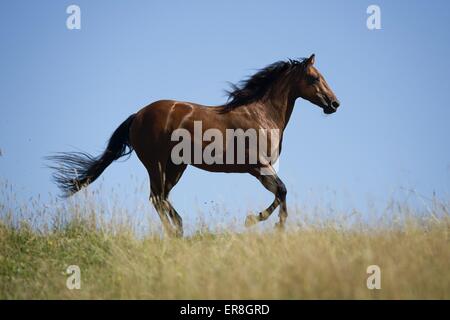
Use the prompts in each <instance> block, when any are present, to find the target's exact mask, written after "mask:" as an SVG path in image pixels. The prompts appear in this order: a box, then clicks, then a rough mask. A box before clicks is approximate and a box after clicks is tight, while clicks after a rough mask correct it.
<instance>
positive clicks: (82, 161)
mask: <svg viewBox="0 0 450 320" xmlns="http://www.w3.org/2000/svg"><path fill="white" fill-rule="evenodd" d="M135 116H136V115H135V114H132V115H131V116H129V117H128V119H127V120H125V121H124V122H123V123H122V124H121V125H120V126H119V127H118V128H117V129H116V131H114V133H113V134H112V136H111V138H110V139H109V142H108V146H107V147H106V150H105V151H104V152H103V154H102V155H100V156H98V157H93V156H91V155H90V154H88V153H84V152H61V153H57V154H55V155H52V156H49V157H47V158H46V159H47V160H50V161H53V162H54V164H53V165H51V166H49V168H51V169H53V170H55V173H54V174H53V179H54V181H55V182H56V184H57V185H58V187H59V188H60V189H61V191H62V192H63V196H64V197H69V196H71V195H72V194H74V193H76V192H77V191H79V190H80V189H81V188H83V187H85V186H87V185H88V184H90V183H92V182H94V181H95V179H97V178H98V177H99V176H100V175H101V174H102V172H103V171H104V170H105V169H106V167H108V166H109V165H110V164H111V163H112V162H113V161H114V160H117V159H119V158H120V157H123V156H126V155H128V154H130V153H131V152H133V148H132V147H131V145H130V142H129V129H130V125H131V123H132V122H133V119H134V117H135Z"/></svg>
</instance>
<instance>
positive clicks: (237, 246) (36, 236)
mask: <svg viewBox="0 0 450 320" xmlns="http://www.w3.org/2000/svg"><path fill="white" fill-rule="evenodd" d="M76 208H77V209H74V208H72V209H65V210H67V212H66V211H63V212H61V213H60V214H61V215H64V219H63V218H55V219H53V221H52V223H51V224H49V225H47V226H46V227H43V226H39V227H34V226H32V225H30V222H29V221H28V222H27V220H26V219H21V218H17V217H16V218H13V216H14V212H11V210H9V211H8V210H6V206H5V205H3V206H2V207H1V209H2V215H1V219H0V221H1V222H0V298H1V299H23V298H31V299H42V298H43V299H106V298H113V299H123V298H127V299H129V298H133V299H134V298H137V299H141V298H146V299H166V298H168V299H213V298H214V299H216V298H217V299H241V298H245V299H247V298H248V299H316V298H318V299H322V298H333V299H334V298H336V299H346V298H350V299H353V298H358V299H411V298H412V299H418V298H425V299H430V298H437V299H449V298H450V273H449V270H450V268H449V267H450V250H449V249H450V246H449V245H450V238H449V231H450V218H449V214H448V207H447V206H442V207H441V208H440V209H439V212H426V213H424V214H418V213H417V212H416V213H414V214H412V213H411V210H410V209H408V208H406V209H405V208H404V209H403V210H400V211H402V212H400V213H399V216H401V218H396V219H389V220H386V221H385V222H380V223H379V224H371V225H366V224H365V223H353V224H352V225H351V226H342V225H340V224H339V223H338V222H336V221H329V222H323V221H322V222H320V223H315V222H314V221H310V222H308V223H305V224H302V225H300V226H299V225H297V224H295V223H291V224H290V227H289V228H288V229H287V230H286V231H285V232H276V231H270V230H265V231H261V230H258V231H255V230H247V231H239V232H238V231H235V230H233V229H232V228H230V230H229V231H226V229H225V230H222V231H216V232H210V231H207V230H204V229H203V228H199V230H198V231H197V232H194V233H192V234H190V235H188V236H186V237H185V238H182V239H168V238H164V237H161V234H160V233H158V232H148V233H147V234H144V235H138V234H136V232H135V231H134V230H133V228H132V227H130V226H129V225H128V224H127V223H125V222H115V223H113V222H111V221H109V222H102V219H101V212H96V211H95V210H91V211H89V210H85V209H80V207H76ZM81 211H82V212H84V213H83V214H80V212H81ZM406 212H407V213H406ZM270 221H271V222H273V221H272V220H270ZM269 223H270V222H269ZM202 230H203V231H202ZM69 265H78V266H79V267H80V270H81V289H79V290H69V289H68V288H67V287H66V280H67V278H68V275H67V274H66V268H67V267H68V266H69ZM369 265H378V266H379V267H380V269H381V289H380V290H369V289H368V288H367V286H366V281H367V278H368V276H369V274H367V267H368V266H369Z"/></svg>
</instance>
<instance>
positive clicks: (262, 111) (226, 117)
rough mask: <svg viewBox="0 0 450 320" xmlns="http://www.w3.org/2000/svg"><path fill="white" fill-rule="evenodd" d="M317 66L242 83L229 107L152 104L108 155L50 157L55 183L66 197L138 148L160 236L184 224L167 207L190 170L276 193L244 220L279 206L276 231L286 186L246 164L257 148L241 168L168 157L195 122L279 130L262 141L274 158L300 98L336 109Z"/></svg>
mask: <svg viewBox="0 0 450 320" xmlns="http://www.w3.org/2000/svg"><path fill="white" fill-rule="evenodd" d="M314 60H315V56H314V54H313V55H311V56H310V57H309V58H304V59H300V60H288V61H279V62H275V63H273V64H271V65H269V66H267V67H266V68H264V69H261V70H260V71H258V72H257V73H256V74H254V75H253V76H251V77H250V78H248V79H247V80H244V81H242V82H241V83H239V84H238V85H234V86H233V88H232V91H230V92H229V99H228V102H227V103H226V104H224V105H221V106H214V107H213V106H203V105H200V104H196V103H190V102H181V101H174V100H160V101H156V102H153V103H151V104H149V105H148V106H146V107H144V108H142V109H141V110H140V111H138V112H137V113H135V114H133V115H131V116H130V117H128V119H126V120H125V121H124V122H123V123H122V124H121V125H120V126H119V127H118V128H117V129H116V131H114V133H113V134H112V136H111V138H110V140H109V143H108V146H107V148H106V150H105V151H104V152H103V154H101V155H100V156H98V157H93V156H91V155H89V154H87V153H81V152H69V153H57V154H56V155H53V156H50V157H48V158H49V159H50V160H53V161H56V164H55V165H52V166H51V168H52V169H55V170H56V172H55V173H54V174H53V178H54V180H55V182H56V183H57V184H58V186H59V187H60V189H61V190H62V191H63V192H64V195H65V196H70V195H72V194H74V193H75V192H77V191H78V190H80V189H81V188H82V187H84V186H87V185H88V184H90V183H92V182H93V181H95V179H97V178H98V177H99V176H100V175H101V173H102V172H103V171H104V170H105V169H106V167H108V166H109V165H110V164H111V163H112V162H113V161H114V160H117V159H119V158H120V157H123V156H125V155H128V154H130V153H131V152H132V151H133V150H135V151H136V154H137V156H138V157H139V159H140V160H141V162H142V163H143V165H144V166H145V168H146V169H147V172H148V174H149V177H150V190H151V191H150V200H151V202H152V203H153V205H154V207H155V209H156V211H157V212H158V214H159V216H160V218H161V221H162V224H163V226H164V229H165V231H166V232H167V233H168V234H169V235H176V236H182V234H183V224H182V219H181V217H180V216H179V214H178V213H177V211H176V210H175V209H174V208H173V206H172V204H171V203H170V202H169V200H168V196H169V193H170V191H171V189H172V188H173V187H174V186H175V185H176V184H177V182H178V181H179V179H180V178H181V176H182V174H183V172H184V170H185V169H186V167H187V165H188V164H191V165H193V166H196V167H198V168H200V169H203V170H207V171H211V172H227V173H231V172H238V173H250V174H251V175H253V176H254V177H256V178H257V179H258V180H259V181H260V182H261V183H262V185H263V186H264V187H265V188H266V189H268V190H269V191H270V192H272V193H273V194H274V196H275V200H274V201H273V203H272V204H271V205H270V206H269V207H268V208H267V209H266V210H264V211H262V212H260V213H259V214H258V215H249V216H247V219H246V221H245V224H246V225H247V226H249V225H252V224H254V223H256V222H258V221H263V220H266V219H267V218H268V217H269V216H270V215H271V214H272V212H273V211H274V210H275V209H276V208H277V207H278V206H280V212H279V222H278V223H277V226H278V227H281V228H283V227H284V225H285V221H286V218H287V207H286V193H287V191H286V187H285V185H284V184H283V182H282V181H281V179H280V178H279V177H278V176H277V174H276V171H275V169H274V168H273V166H272V163H271V162H268V161H263V160H264V159H262V158H261V157H259V156H258V158H257V161H256V162H252V163H250V162H249V161H248V159H249V158H250V156H251V154H252V150H253V149H252V148H254V146H250V145H246V146H245V149H244V159H245V160H246V161H243V162H242V161H237V163H236V161H230V162H228V161H227V163H223V161H215V162H212V163H211V162H208V163H206V162H205V161H193V162H181V163H180V162H179V161H174V158H173V152H172V151H173V150H174V148H175V146H176V145H177V141H174V138H173V133H174V132H175V131H176V130H179V129H183V130H184V131H185V132H188V133H191V134H194V131H195V130H196V129H195V124H196V123H201V126H202V130H204V131H207V130H208V129H215V130H216V131H218V132H219V133H225V132H226V131H227V130H229V129H234V130H242V131H241V132H243V131H244V130H245V131H247V130H250V129H252V130H260V129H267V130H273V129H276V130H278V131H279V132H280V133H279V135H278V136H276V138H274V137H273V136H270V137H269V136H265V139H268V140H267V141H268V142H267V141H266V142H267V143H268V145H269V146H274V145H275V147H276V150H277V154H279V152H281V144H282V140H283V131H284V129H285V128H286V125H287V123H288V121H289V118H290V116H291V113H292V110H293V108H294V104H295V100H296V99H297V98H299V97H301V98H303V99H306V100H308V101H310V102H312V103H313V104H315V105H317V106H319V107H320V108H322V109H323V112H324V113H325V114H331V113H334V112H335V111H336V110H337V108H338V107H339V101H338V100H337V98H336V96H335V95H334V93H333V91H332V90H331V89H330V87H329V86H328V84H327V82H326V81H325V79H324V78H323V76H322V75H321V74H320V72H319V71H318V70H317V69H316V68H315V67H314ZM235 138H236V137H235ZM216 139H217V138H216ZM258 139H262V138H260V137H259V138H258ZM210 140H211V139H210ZM228 142H229V141H228ZM228 142H227V141H225V147H224V148H223V149H217V150H216V151H215V152H216V153H217V152H219V153H223V155H224V156H226V154H227V153H232V154H233V155H232V158H231V159H232V160H235V156H236V155H235V154H234V153H236V151H237V150H236V146H235V145H234V144H229V143H228ZM191 143H192V145H196V146H197V147H198V146H199V145H200V152H203V151H205V149H206V148H207V143H206V142H205V141H200V142H198V141H191ZM183 152H185V151H183ZM171 155H172V156H171ZM216 155H217V154H216ZM237 156H239V155H237ZM194 157H195V155H194ZM188 158H190V156H188ZM275 160H276V159H275ZM262 169H264V170H265V172H266V173H265V174H262V173H261V172H262ZM267 172H269V174H267Z"/></svg>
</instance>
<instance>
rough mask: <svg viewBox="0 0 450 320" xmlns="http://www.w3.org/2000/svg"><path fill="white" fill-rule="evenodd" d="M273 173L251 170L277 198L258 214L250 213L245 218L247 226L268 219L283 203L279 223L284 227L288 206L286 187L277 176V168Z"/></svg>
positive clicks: (279, 225)
mask: <svg viewBox="0 0 450 320" xmlns="http://www.w3.org/2000/svg"><path fill="white" fill-rule="evenodd" d="M272 171H273V173H272V174H271V175H261V174H260V173H259V172H250V173H251V174H252V175H253V176H255V177H256V178H257V179H258V180H259V181H260V182H261V183H262V185H263V186H264V187H265V188H266V189H267V190H269V191H270V192H272V193H273V194H274V195H275V199H274V201H273V202H272V204H271V205H270V206H269V207H268V208H267V209H265V210H263V211H261V212H260V213H259V214H258V215H248V216H247V218H246V219H245V226H247V227H249V226H252V225H254V224H255V223H257V222H259V221H264V220H267V219H268V218H269V217H270V215H271V214H272V212H273V211H274V210H275V209H276V208H277V207H278V206H279V205H280V204H281V208H280V214H279V217H280V221H279V223H278V224H277V226H278V227H281V228H283V227H284V223H285V221H286V218H287V206H286V193H287V192H286V187H285V185H284V183H283V181H281V179H280V178H279V177H278V176H277V174H276V173H275V170H273V168H272Z"/></svg>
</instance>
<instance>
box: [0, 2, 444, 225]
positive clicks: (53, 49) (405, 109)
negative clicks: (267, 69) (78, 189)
mask: <svg viewBox="0 0 450 320" xmlns="http://www.w3.org/2000/svg"><path fill="white" fill-rule="evenodd" d="M70 4H77V5H79V6H80V8H81V30H68V29H67V28H66V18H67V16H68V15H67V14H66V8H67V6H69V5H70ZM370 4H377V5H379V6H380V8H381V19H382V21H381V24H382V29H381V30H372V31H370V30H368V29H367V27H366V19H367V17H368V15H367V14H366V9H367V7H368V6H369V5H370ZM449 30H450V3H449V2H448V1H432V2H429V1H221V2H219V1H81V0H79V1H32V2H31V1H9V2H8V3H7V4H6V3H2V9H1V10H0V39H1V50H0V70H1V72H0V88H1V89H0V149H1V150H2V156H1V157H0V179H2V180H7V181H9V183H10V184H12V187H13V189H14V191H15V192H16V193H17V196H18V197H19V198H22V199H29V198H30V197H37V196H38V195H41V197H43V198H44V199H45V198H46V197H48V195H49V194H53V195H56V194H57V193H58V190H57V189H56V187H55V186H54V185H53V184H52V182H51V181H50V171H49V170H48V169H46V168H45V167H44V162H43V157H44V156H46V155H48V154H49V153H51V152H54V151H70V150H74V149H79V150H84V151H88V152H91V153H97V152H100V151H101V150H102V149H103V148H104V146H105V142H106V141H107V139H108V138H109V136H110V134H111V133H112V132H113V130H114V129H115V128H116V127H117V126H118V125H119V124H120V123H121V122H122V121H123V120H124V119H125V118H126V117H127V116H128V115H130V114H131V113H134V112H136V111H137V110H139V109H140V108H141V107H143V106H145V105H147V104H148V103H150V102H152V101H155V100H158V99H163V98H170V99H178V100H186V101H192V102H198V103H203V104H210V105H214V104H220V103H223V102H224V101H225V95H224V89H226V88H227V81H231V82H237V81H239V80H241V79H242V78H244V77H245V76H247V75H249V74H252V73H253V72H255V70H256V69H258V68H261V67H264V66H265V65H267V64H269V63H272V62H274V61H277V60H280V59H286V58H296V57H304V56H309V55H310V54H311V53H315V54H316V66H317V68H318V69H319V70H320V71H321V72H322V74H323V75H324V76H325V78H326V79H327V81H328V83H329V85H330V86H331V88H332V89H333V90H334V92H335V93H336V95H337V96H338V98H339V99H340V101H341V108H340V110H339V111H338V112H337V113H336V114H334V115H332V116H324V115H323V114H322V112H321V110H320V109H319V108H317V107H316V106H314V105H312V104H311V103H309V102H307V101H304V100H301V99H299V100H298V101H297V103H296V106H295V110H294V113H293V115H292V117H291V121H290V123H289V126H288V128H287V130H286V133H285V138H284V145H283V153H282V156H281V163H280V171H279V175H280V177H281V178H282V179H283V180H284V181H285V184H286V186H287V187H288V192H289V193H288V201H289V205H290V206H291V207H292V206H293V205H296V204H300V205H301V204H306V203H310V204H314V203H318V202H321V201H331V198H333V199H332V200H333V201H336V202H337V203H336V205H338V206H342V207H344V208H348V207H353V206H356V207H358V206H361V205H363V204H364V203H365V202H367V199H369V198H370V199H375V201H380V202H382V201H385V199H386V198H388V197H389V196H391V195H392V194H394V195H395V194H397V192H398V190H402V189H401V188H407V189H408V188H412V189H414V190H416V191H417V192H418V193H420V194H421V195H424V196H425V197H430V196H431V195H432V194H433V193H436V195H437V196H438V197H441V198H447V199H448V195H449V182H450V151H449V142H448V137H450V127H449V118H450V107H449V105H448V103H449V98H448V94H449V92H450V85H449V80H448V76H449V70H450V68H449V57H450V45H449V43H450V41H449V40H450V39H449ZM133 177H134V178H133ZM146 179H147V175H146V172H145V169H144V168H143V166H142V165H141V164H140V162H139V161H138V159H137V157H136V156H135V155H134V156H132V157H131V158H130V159H129V160H128V161H127V162H119V163H114V164H113V165H111V166H110V167H109V168H108V169H107V171H106V172H105V173H104V175H103V176H102V179H100V183H101V184H102V185H103V186H104V187H106V189H109V188H118V189H119V190H122V191H120V192H119V193H121V192H123V193H121V195H120V197H121V198H122V200H123V201H124V202H126V201H129V200H128V199H130V195H129V193H134V191H132V190H134V188H135V185H137V184H139V183H144V182H145V181H146ZM145 183H146V182H145ZM96 187H98V183H97V182H96V183H94V184H93V185H92V188H96ZM145 187H146V188H147V184H145ZM139 192H140V194H133V199H134V198H139V199H142V201H145V200H146V199H147V198H148V190H147V189H145V188H144V190H141V191H139ZM333 194H335V195H334V196H333ZM104 196H105V197H108V192H105V193H104ZM171 196H172V199H173V202H174V205H175V206H176V207H177V208H178V211H179V212H180V213H181V215H182V216H189V215H192V214H194V211H195V210H193V208H194V207H195V208H197V207H202V206H203V207H206V208H208V206H209V208H212V206H213V205H212V204H211V203H215V204H220V205H222V204H223V205H224V206H226V207H227V208H231V209H232V210H246V209H248V208H253V209H255V210H257V209H262V208H264V207H265V206H266V205H268V204H269V203H270V202H271V200H272V196H271V195H270V194H269V193H268V192H267V191H266V190H265V189H264V188H263V187H262V186H260V185H259V183H258V182H257V181H256V180H255V179H254V178H253V177H251V176H249V175H239V174H231V175H230V174H228V175H227V174H213V173H207V172H203V171H200V170H198V169H195V168H192V167H190V168H188V170H187V171H186V173H185V175H184V176H183V178H182V180H181V182H180V183H179V185H177V186H176V187H175V188H174V190H173V192H172V195H171Z"/></svg>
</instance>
